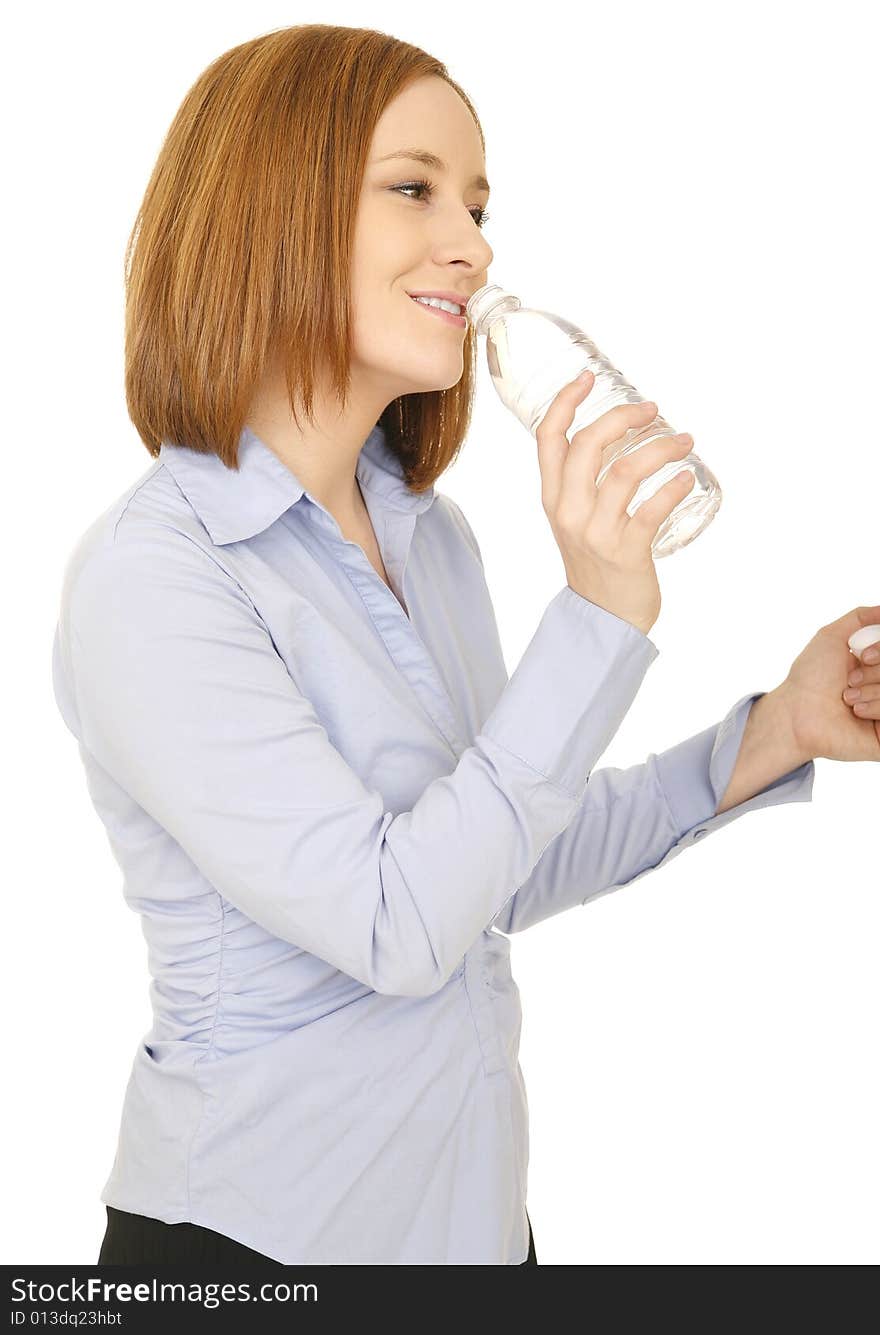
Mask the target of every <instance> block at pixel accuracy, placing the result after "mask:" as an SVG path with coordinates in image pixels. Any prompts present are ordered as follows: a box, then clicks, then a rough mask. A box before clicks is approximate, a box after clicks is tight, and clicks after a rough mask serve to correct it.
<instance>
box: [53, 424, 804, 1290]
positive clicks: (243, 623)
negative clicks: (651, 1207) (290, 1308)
mask: <svg viewBox="0 0 880 1335" xmlns="http://www.w3.org/2000/svg"><path fill="white" fill-rule="evenodd" d="M357 477H358V480H359V482H360V486H361V490H362V492H363V496H364V499H365V502H366V505H367V509H368V511H369V514H370V518H371V520H372V523H373V527H374V529H375V532H376V538H377V541H378V544H379V547H380V550H381V553H382V559H383V561H384V564H385V568H386V570H387V573H388V576H389V578H390V580H391V583H392V584H393V586H394V592H392V591H391V590H390V589H389V588H388V586H387V585H386V584H385V583H384V582H383V581H382V580H381V579H380V577H379V575H378V574H377V573H376V571H375V570H374V569H373V567H372V566H371V565H370V563H369V561H368V560H367V558H366V556H365V555H364V553H363V551H362V550H361V548H360V547H359V546H358V545H357V544H356V543H353V542H349V541H347V540H346V539H345V538H344V537H343V536H342V533H341V531H340V529H339V526H338V524H337V523H336V521H335V520H334V519H333V517H332V516H331V515H330V514H329V512H328V511H327V510H326V509H325V508H324V506H323V505H321V504H320V503H319V502H318V501H316V500H315V498H314V497H313V496H311V495H310V494H309V492H308V491H306V490H304V489H303V487H302V486H301V484H300V483H299V482H298V481H297V479H296V477H295V476H294V474H293V473H292V471H291V470H290V469H288V468H287V467H286V466H285V465H284V464H283V463H282V462H281V461H280V459H278V458H277V456H276V455H274V454H273V453H272V451H271V450H270V449H269V448H268V447H267V446H266V445H265V444H264V442H262V441H261V440H260V439H259V438H258V437H257V436H255V435H254V434H253V432H252V431H250V429H248V428H246V429H245V431H244V432H243V433H242V437H241V441H240V469H239V471H238V472H235V471H233V470H231V469H227V468H225V466H224V465H223V464H222V463H221V462H220V461H219V459H217V458H216V457H215V456H213V455H201V454H198V453H196V452H194V451H192V450H189V449H184V448H179V447H175V446H171V445H169V444H167V443H166V444H163V445H162V448H161V452H160V456H159V458H158V459H156V460H155V461H154V462H153V463H152V464H151V466H150V467H149V468H148V469H147V470H146V472H145V473H144V474H143V475H142V476H141V477H140V478H139V480H138V481H137V482H135V483H134V485H133V486H131V487H130V488H129V490H128V491H126V493H125V494H124V495H123V496H122V497H120V498H119V499H118V500H117V501H116V502H115V503H114V504H113V505H111V506H110V507H109V508H108V509H107V510H106V511H105V512H104V513H103V514H102V515H100V517H99V518H98V519H97V520H96V521H95V522H94V523H93V524H92V525H91V526H90V527H89V528H88V529H87V530H86V532H85V533H84V534H83V535H82V537H81V538H80V539H79V541H78V542H77V544H76V546H75V547H74V550H73V552H72V554H71V556H70V557H69V559H68V561H67V564H66V567H65V572H64V580H63V589H62V593H61V604H60V615H59V619H58V625H57V629H56V633H55V639H54V645H53V681H54V690H55V696H56V700H57V704H58V707H59V709H60V711H61V714H62V716H63V718H64V722H65V723H66V725H67V727H68V728H69V729H70V731H71V732H72V733H73V735H74V737H75V738H76V739H77V742H78V743H79V751H80V755H81V758H82V762H83V765H84V767H85V773H86V779H87V783H88V787H89V791H90V794H91V797H92V800H93V802H94V806H95V808H96V810H97V812H98V815H99V816H100V818H101V820H102V821H103V823H104V825H105V827H106V830H107V834H108V837H109V840H110V844H111V848H112V851H113V854H114V856H115V858H116V860H117V861H118V863H119V866H120V868H121V870H122V873H123V890H124V894H125V898H126V901H127V902H128V904H129V906H130V907H131V908H132V909H133V910H134V912H135V913H137V914H139V915H140V918H141V924H142V927H143V931H144V935H145V937H146V942H147V947H148V964H149V971H150V979H151V981H150V997H151V1002H152V1009H153V1025H152V1028H151V1029H150V1030H149V1032H148V1033H147V1034H145V1035H144V1036H143V1038H142V1039H141V1040H140V1041H139V1042H138V1044H137V1048H136V1050H135V1053H134V1060H133V1065H132V1070H131V1076H130V1079H129V1082H128V1086H127V1089H126V1092H125V1098H124V1103H123V1107H122V1118H121V1127H120V1133H119V1142H118V1147H117V1151H116V1156H115V1161H114V1163H113V1168H112V1172H111V1174H110V1177H109V1179H108V1181H107V1183H106V1185H105V1186H104V1189H103V1192H102V1195H101V1199H102V1201H104V1202H105V1203H106V1204H109V1205H113V1206H116V1207H117V1208H118V1209H121V1210H128V1211H133V1212H135V1213H137V1214H143V1215H150V1216H153V1217H154V1218H156V1219H160V1220H164V1221H166V1222H168V1223H179V1222H181V1221H184V1220H190V1221H192V1222H194V1223H196V1224H202V1225H204V1226H205V1227H207V1228H211V1229H215V1230H217V1231H218V1232H220V1233H224V1234H226V1235H227V1236H229V1237H231V1238H234V1239H235V1240H236V1241H238V1242H241V1243H244V1244H245V1245H246V1246H248V1247H252V1248H254V1249H255V1250H257V1251H260V1252H263V1253H265V1254H266V1255H268V1256H271V1257H273V1258H274V1259H276V1260H278V1261H281V1262H284V1263H288V1264H293V1263H316V1264H345V1263H349V1264H351V1263H354V1264H386V1265H387V1264H458V1265H467V1264H483V1265H485V1264H501V1265H518V1264H520V1263H521V1262H522V1261H523V1260H524V1259H525V1257H526V1254H527V1250H528V1224H527V1218H526V1209H525V1206H526V1175H527V1165H528V1117H527V1112H528V1109H527V1102H526V1091H525V1086H524V1083H523V1074H522V1070H521V1068H520V1065H519V1061H518V1045H519V1037H520V1022H521V1012H520V1002H519V992H518V990H517V987H516V984H515V982H514V980H513V977H512V975H511V969H510V942H509V940H508V936H507V935H506V934H507V933H513V932H519V931H522V930H523V929H524V928H527V927H531V926H532V924H533V923H536V922H540V921H541V920H542V919H544V918H547V917H549V916H550V915H551V914H555V913H562V912H563V911H564V910H566V909H571V908H576V907H578V906H579V905H581V904H586V903H588V902H589V901H590V900H592V899H595V898H597V897H598V896H600V895H603V894H607V893H608V892H609V891H612V890H616V889H618V888H619V887H621V886H624V885H630V884H632V883H633V881H636V880H638V879H639V877H640V876H644V875H645V874H646V873H647V872H649V871H651V870H652V869H655V868H657V867H662V866H664V865H665V864H666V863H667V862H669V860H670V859H671V858H674V857H676V856H677V855H678V854H679V853H680V852H681V851H682V849H685V848H688V847H690V845H691V844H692V843H693V842H694V841H695V840H696V839H698V838H701V837H703V836H704V835H706V834H709V833H711V832H712V831H713V830H717V829H719V828H721V827H723V826H724V825H727V824H728V823H729V822H730V821H732V820H736V819H737V818H738V817H739V816H741V815H743V814H744V813H745V812H747V811H754V810H757V809H759V808H762V807H766V806H773V805H776V804H778V803H783V802H806V801H810V800H811V798H812V786H813V777H814V765H813V762H809V763H808V764H805V765H803V766H802V767H800V768H799V769H797V770H794V771H793V772H792V773H791V774H789V775H786V776H784V777H783V778H781V779H779V780H778V782H776V783H774V784H772V785H771V786H770V787H769V788H767V789H766V790H765V791H764V792H762V793H760V794H758V795H757V796H755V797H753V798H752V799H751V800H750V801H748V802H744V803H742V804H741V805H740V806H738V807H734V808H731V809H730V810H728V811H726V812H725V813H723V814H722V815H720V816H716V815H714V812H715V809H716V807H717V805H718V802H719V801H720V799H721V797H722V795H723V793H724V791H725V789H726V787H727V784H728V780H729V778H730V776H731V774H732V772H733V767H734V763H735V760H736V754H737V751H738V749H739V745H740V742H741V739H742V734H743V731H744V728H745V725H746V721H747V717H748V713H749V709H750V708H751V705H752V703H753V701H754V700H756V699H758V698H759V696H760V694H763V692H759V693H757V694H751V695H747V696H744V697H743V698H742V699H741V700H739V701H738V702H737V703H736V704H735V705H734V706H733V708H732V709H731V710H730V712H729V713H728V714H727V716H726V717H725V718H724V720H723V721H722V722H721V723H720V725H718V726H715V727H711V728H707V729H706V730H705V731H703V732H701V733H698V734H697V735H696V736H694V737H690V738H688V739H687V740H685V741H683V742H681V743H679V744H678V745H677V746H674V747H672V748H671V749H670V750H668V751H663V752H660V753H659V754H653V753H652V754H650V755H649V756H648V759H647V760H646V761H645V763H644V764H641V765H635V766H633V767H632V768H629V769H616V768H606V769H596V763H597V761H598V760H599V758H600V757H601V755H602V753H603V752H604V751H605V749H606V748H607V746H608V744H609V742H610V741H611V739H612V737H613V736H614V734H615V732H616V731H617V728H618V727H619V725H620V723H621V721H622V720H623V718H624V716H625V715H626V712H627V710H628V709H629V707H630V705H631V703H632V701H633V699H634V698H635V695H636V693H637V691H638V689H639V687H640V685H641V683H642V680H643V678H644V676H645V673H646V672H647V670H648V668H649V667H650V666H651V664H652V663H653V662H654V660H655V658H656V657H657V655H658V652H659V651H658V649H657V648H656V646H655V645H654V643H653V642H652V641H651V640H650V639H649V638H648V637H647V636H645V635H643V634H642V633H641V632H640V631H639V630H637V629H636V628H635V627H634V626H632V625H630V624H629V623H628V622H626V621H624V620H622V619H620V618H619V617H617V616H615V615H614V614H613V613H611V612H608V611H606V610H605V609H603V608H600V607H598V606H596V605H595V604H593V603H591V602H589V601H588V600H587V599H585V598H583V597H581V596H580V595H579V594H577V593H575V592H574V591H573V590H572V589H571V588H569V587H568V585H566V586H564V587H563V588H562V589H561V590H560V591H559V592H558V593H557V594H556V595H555V597H553V598H552V599H551V601H550V602H549V604H548V605H547V607H546V609H545V611H544V613H543V615H542V617H541V619H540V622H539V624H538V626H537V628H536V630H535V633H534V636H533V638H532V640H531V641H530V643H529V644H528V646H527V648H526V650H525V652H524V653H523V655H522V658H521V660H520V662H519V664H518V666H517V668H516V670H515V671H514V673H513V674H512V676H511V677H510V678H509V679H508V674H507V671H506V668H505V664H504V659H503V656H502V650H501V644H500V641H499V636H498V629H497V625H496V620H495V615H494V611H493V606H492V600H491V598H490V594H489V589H488V588H487V585H486V580H485V576H484V571H483V564H482V559H481V553H480V549H479V547H478V545H477V542H476V539H475V538H474V535H473V532H472V531H471V529H470V526H469V525H468V523H467V521H466V519H465V517H464V515H463V514H462V512H461V510H460V509H459V507H458V506H457V505H456V504H455V503H454V502H453V501H452V500H451V499H450V498H449V497H448V496H445V495H443V494H442V493H441V492H437V491H436V490H435V489H432V490H430V491H429V492H427V493H425V494H423V495H415V494H414V493H413V492H411V491H410V490H409V489H408V487H407V486H406V485H405V483H404V481H403V475H402V469H401V467H400V464H399V463H398V461H397V460H396V458H395V457H394V455H393V454H392V453H391V451H390V450H389V449H388V447H387V445H386V443H385V438H384V433H383V432H382V430H381V429H380V428H378V427H376V428H375V429H374V430H373V431H372V432H371V433H370V435H369V437H368V438H367V440H366V442H365V444H364V446H363V449H362V451H361V454H360V457H359V461H358V466H357Z"/></svg>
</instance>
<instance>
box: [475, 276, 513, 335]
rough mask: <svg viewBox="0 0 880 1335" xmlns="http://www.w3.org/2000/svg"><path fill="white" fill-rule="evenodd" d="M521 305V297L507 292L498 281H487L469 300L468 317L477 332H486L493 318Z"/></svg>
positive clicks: (495, 318)
mask: <svg viewBox="0 0 880 1335" xmlns="http://www.w3.org/2000/svg"><path fill="white" fill-rule="evenodd" d="M521 305H522V303H521V301H520V299H519V297H515V296H514V295H513V293H512V292H505V290H504V288H503V287H499V286H498V284H497V283H486V284H485V286H484V287H481V288H479V289H478V290H477V291H476V292H475V293H474V295H473V296H472V297H471V299H470V301H469V302H468V304H467V317H468V319H469V320H470V322H471V324H472V325H473V326H474V332H475V333H476V334H486V333H488V331H489V326H490V325H491V324H492V321H493V320H497V319H498V317H499V316H501V315H507V314H508V312H510V311H516V310H519V308H520V306H521Z"/></svg>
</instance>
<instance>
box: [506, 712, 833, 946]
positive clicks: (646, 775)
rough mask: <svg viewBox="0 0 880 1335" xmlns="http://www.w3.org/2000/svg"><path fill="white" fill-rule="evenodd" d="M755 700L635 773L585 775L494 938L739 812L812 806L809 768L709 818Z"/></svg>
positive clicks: (612, 884) (599, 890) (625, 881)
mask: <svg viewBox="0 0 880 1335" xmlns="http://www.w3.org/2000/svg"><path fill="white" fill-rule="evenodd" d="M763 694H764V692H763V691H761V692H758V693H757V694H752V695H745V696H743V697H742V699H741V700H738V701H737V703H736V704H735V705H734V706H733V707H732V708H731V709H730V710H729V712H728V713H727V714H726V715H725V717H724V719H723V720H722V721H721V723H719V724H716V725H715V726H713V727H711V728H706V729H704V731H702V732H699V733H697V734H696V735H695V736H693V737H689V738H687V739H686V740H685V741H683V742H679V743H678V744H677V745H676V746H673V747H670V748H669V750H667V751H661V752H660V753H659V754H655V753H652V754H651V755H649V757H648V759H647V761H646V762H645V763H644V764H643V765H633V766H632V767H631V768H629V769H615V768H611V767H608V768H606V769H601V770H595V771H594V772H593V774H592V776H591V778H590V782H589V785H588V787H587V790H586V793H585V795H584V800H583V802H582V804H581V806H580V808H579V810H578V812H577V814H576V815H575V817H574V819H573V820H572V821H571V822H570V823H569V824H568V825H567V826H566V828H565V830H564V831H563V832H562V833H561V834H560V835H559V836H558V837H557V838H556V839H554V840H553V842H552V843H551V844H550V845H549V847H548V848H547V849H546V850H545V851H544V853H543V854H542V855H541V857H540V858H539V859H538V862H537V864H536V865H535V867H534V868H533V870H532V872H531V874H530V875H529V877H528V879H527V880H526V882H525V884H524V885H522V886H520V888H519V889H518V890H517V892H516V894H515V895H513V896H512V897H511V898H510V899H509V900H508V901H507V903H506V904H505V905H504V907H503V908H502V910H501V912H500V913H499V914H498V915H497V917H496V918H495V920H494V923H493V925H494V926H495V927H497V928H498V929H499V930H500V931H502V932H507V933H511V932H521V931H523V930H524V929H525V928H527V927H532V926H534V924H535V923H538V922H541V921H542V920H543V919H544V918H549V917H551V916H552V915H553V914H556V913H562V912H563V911H564V910H565V909H569V908H576V907H577V906H578V905H581V904H586V903H587V902H588V901H589V900H591V899H597V898H598V897H599V896H600V895H605V894H609V893H610V892H611V891H612V890H619V889H620V888H621V887H622V886H625V885H632V883H633V882H634V881H638V880H639V879H640V877H642V876H646V875H647V874H648V872H649V871H657V870H658V869H659V868H660V867H665V866H666V864H667V862H670V861H671V860H672V859H673V858H676V857H678V855H679V853H681V852H682V850H683V849H685V848H690V847H691V845H692V844H693V843H695V842H696V841H697V840H698V839H702V838H703V837H704V836H705V835H707V834H712V833H713V832H714V831H715V830H719V829H721V828H722V827H723V826H725V825H727V824H729V823H730V822H731V821H733V820H737V819H739V817H740V816H744V815H745V814H746V812H748V811H759V810H760V809H761V808H762V807H770V806H778V805H780V804H781V803H783V802H810V801H812V796H813V779H814V777H815V771H816V767H815V763H814V762H813V761H812V760H809V761H807V762H806V763H805V764H803V765H801V766H799V768H797V769H794V770H792V771H791V772H790V773H789V774H784V775H782V776H781V777H780V778H778V779H776V781H775V782H774V783H771V784H768V786H767V787H766V788H764V789H762V791H761V792H759V793H755V794H754V795H753V796H752V797H751V798H749V800H748V801H746V802H741V803H739V805H738V806H734V807H729V808H728V809H727V811H723V812H721V814H720V815H715V812H716V810H717V807H718V804H719V802H720V801H721V799H722V797H723V796H724V794H725V793H726V791H727V786H728V784H729V782H730V778H731V775H732V774H733V770H734V767H735V765H736V758H737V755H738V754H739V749H740V746H741V744H742V739H743V734H744V732H745V728H746V723H747V722H748V717H749V712H750V710H751V707H752V705H753V704H754V703H755V701H756V700H759V699H760V698H761V695H763Z"/></svg>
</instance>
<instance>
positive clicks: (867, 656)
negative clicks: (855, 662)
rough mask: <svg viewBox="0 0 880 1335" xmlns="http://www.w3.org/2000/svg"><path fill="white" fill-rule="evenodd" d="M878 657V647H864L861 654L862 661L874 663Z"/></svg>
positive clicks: (879, 652)
mask: <svg viewBox="0 0 880 1335" xmlns="http://www.w3.org/2000/svg"><path fill="white" fill-rule="evenodd" d="M878 658H880V649H866V650H865V652H864V653H863V654H862V662H863V663H876V662H877V660H878Z"/></svg>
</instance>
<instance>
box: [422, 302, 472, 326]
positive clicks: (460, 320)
mask: <svg viewBox="0 0 880 1335" xmlns="http://www.w3.org/2000/svg"><path fill="white" fill-rule="evenodd" d="M410 301H411V302H412V303H413V305H414V306H418V308H419V310H421V311H427V312H428V314H429V315H437V316H439V317H440V319H441V320H445V321H446V323H447V324H449V325H453V326H454V327H455V328H456V329H464V328H465V327H466V326H467V316H465V315H451V314H450V313H449V311H441V309H440V307H439V306H426V305H425V303H424V302H422V301H416V299H415V297H410Z"/></svg>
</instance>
